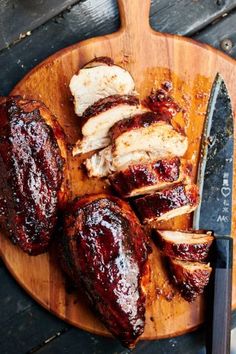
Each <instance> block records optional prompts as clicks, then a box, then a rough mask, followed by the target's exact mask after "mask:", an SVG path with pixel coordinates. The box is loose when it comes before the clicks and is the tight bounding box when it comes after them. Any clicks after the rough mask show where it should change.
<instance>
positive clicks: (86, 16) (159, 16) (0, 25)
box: [0, 0, 236, 49]
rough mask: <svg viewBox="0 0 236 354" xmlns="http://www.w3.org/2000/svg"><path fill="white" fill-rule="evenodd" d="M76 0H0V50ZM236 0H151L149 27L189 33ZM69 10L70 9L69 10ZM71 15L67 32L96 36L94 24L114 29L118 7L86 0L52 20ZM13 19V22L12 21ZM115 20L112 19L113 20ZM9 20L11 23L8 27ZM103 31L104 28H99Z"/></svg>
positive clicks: (110, 0)
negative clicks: (12, 0) (36, 0)
mask: <svg viewBox="0 0 236 354" xmlns="http://www.w3.org/2000/svg"><path fill="white" fill-rule="evenodd" d="M78 1H79V0H77V1H76V0H60V1H58V0H52V1H47V0H42V1H40V2H35V1H20V0H15V1H14V2H11V1H8V0H0V19H1V20H0V49H3V48H5V47H7V46H9V44H11V43H13V42H14V41H16V40H18V39H19V38H20V36H21V34H25V33H27V32H30V31H32V30H33V29H35V28H36V27H38V26H39V25H41V24H42V23H45V22H46V21H47V20H49V19H50V18H52V17H53V16H55V15H57V14H58V13H60V12H61V11H62V10H63V9H65V8H66V7H68V6H70V5H72V4H74V3H76V2H78ZM235 6H236V0H216V1H212V0H199V1H196V0H195V1H194V0H180V1H176V0H169V1H166V0H153V1H152V6H151V13H150V21H151V25H152V26H153V28H155V29H156V30H158V31H162V32H171V33H178V34H182V35H190V34H192V33H194V32H196V31H197V30H199V29H201V28H203V27H204V26H206V25H207V24H209V23H210V22H212V21H213V20H214V19H216V18H218V17H220V16H222V15H223V14H224V13H226V12H229V11H231V10H232V9H233V8H234V7H235ZM69 12H70V10H69ZM67 16H69V17H70V18H71V21H70V27H69V28H68V30H67V31H68V32H69V33H70V32H71V31H72V32H74V31H77V33H80V31H81V30H82V33H86V37H91V36H94V35H96V32H95V31H94V27H93V26H92V25H91V24H92V23H93V22H95V23H96V28H97V29H98V30H99V32H101V31H102V30H103V29H104V28H106V29H107V31H108V32H111V30H113V28H114V25H116V28H115V29H117V28H118V26H117V24H118V22H117V19H118V17H119V15H118V8H117V4H116V1H115V0H89V1H88V0H86V1H84V2H79V3H78V4H76V5H75V6H73V8H72V10H71V13H70V14H69V15H68V13H67V11H66V12H63V13H62V14H60V16H59V17H58V18H56V19H55V21H61V20H63V19H64V18H67ZM12 19H14V21H12ZM114 19H115V22H113V21H114ZM9 23H11V26H10V27H9ZM103 33H104V31H103Z"/></svg>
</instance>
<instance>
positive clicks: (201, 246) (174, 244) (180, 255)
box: [153, 229, 214, 262]
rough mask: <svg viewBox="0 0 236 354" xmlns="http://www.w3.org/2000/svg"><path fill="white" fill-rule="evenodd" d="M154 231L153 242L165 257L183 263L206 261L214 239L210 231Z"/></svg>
mask: <svg viewBox="0 0 236 354" xmlns="http://www.w3.org/2000/svg"><path fill="white" fill-rule="evenodd" d="M202 232H204V233H196V232H195V231H172V230H165V231H164V230H163V231H161V230H155V229H154V230H153V240H154V242H155V243H156V244H157V245H158V247H159V248H160V249H161V251H162V253H163V255H165V256H168V257H170V258H176V259H179V260H182V261H191V262H202V261H206V260H207V258H208V255H209V251H210V247H211V244H212V242H213V239H214V237H213V236H212V235H211V233H209V231H202Z"/></svg>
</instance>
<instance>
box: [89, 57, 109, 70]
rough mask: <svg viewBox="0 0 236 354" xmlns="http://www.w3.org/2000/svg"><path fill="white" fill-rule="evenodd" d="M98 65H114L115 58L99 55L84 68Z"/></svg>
mask: <svg viewBox="0 0 236 354" xmlns="http://www.w3.org/2000/svg"><path fill="white" fill-rule="evenodd" d="M98 65H108V66H111V65H114V60H113V59H111V58H109V57H97V58H94V59H92V60H90V61H89V62H88V63H87V64H86V65H85V66H84V67H83V68H86V69H89V68H93V67H95V66H98Z"/></svg>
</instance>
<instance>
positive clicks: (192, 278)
mask: <svg viewBox="0 0 236 354" xmlns="http://www.w3.org/2000/svg"><path fill="white" fill-rule="evenodd" d="M169 265H170V271H171V273H172V276H173V281H174V283H175V285H176V286H177V288H178V289H179V291H180V294H181V296H182V297H183V298H184V299H185V300H186V301H188V302H193V301H194V300H195V299H196V297H197V296H198V295H200V294H202V293H203V291H204V288H205V286H206V285H207V284H208V282H209V279H210V275H211V271H212V268H211V267H210V266H209V264H203V263H198V262H184V261H180V260H177V259H173V258H169Z"/></svg>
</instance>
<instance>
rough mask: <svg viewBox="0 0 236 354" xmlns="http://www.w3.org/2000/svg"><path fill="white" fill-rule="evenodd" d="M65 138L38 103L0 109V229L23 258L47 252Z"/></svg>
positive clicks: (60, 192)
mask: <svg viewBox="0 0 236 354" xmlns="http://www.w3.org/2000/svg"><path fill="white" fill-rule="evenodd" d="M64 139H65V136H64V133H63V130H62V128H61V127H60V125H59V124H58V122H57V120H56V118H55V117H54V116H53V115H52V113H51V112H50V111H49V110H48V109H47V108H46V106H45V105H44V104H43V103H42V102H38V101H34V100H26V99H23V98H21V97H20V96H17V97H9V98H7V99H6V100H5V102H3V103H2V104H1V105H0V201H4V203H3V204H2V205H1V208H0V223H1V227H2V228H3V229H4V231H5V232H6V234H7V235H8V237H9V238H10V239H11V241H12V242H13V243H14V244H17V245H18V246H19V247H20V248H21V249H22V250H23V251H24V252H27V253H28V254H30V255H37V254H39V253H42V252H44V251H46V250H47V248H48V245H49V242H50V240H51V236H52V233H53V231H54V228H55V226H56V222H57V211H58V207H59V205H60V204H62V203H63V200H64V195H65V189H64V187H63V177H64V158H65V157H66V144H65V140H64Z"/></svg>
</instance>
